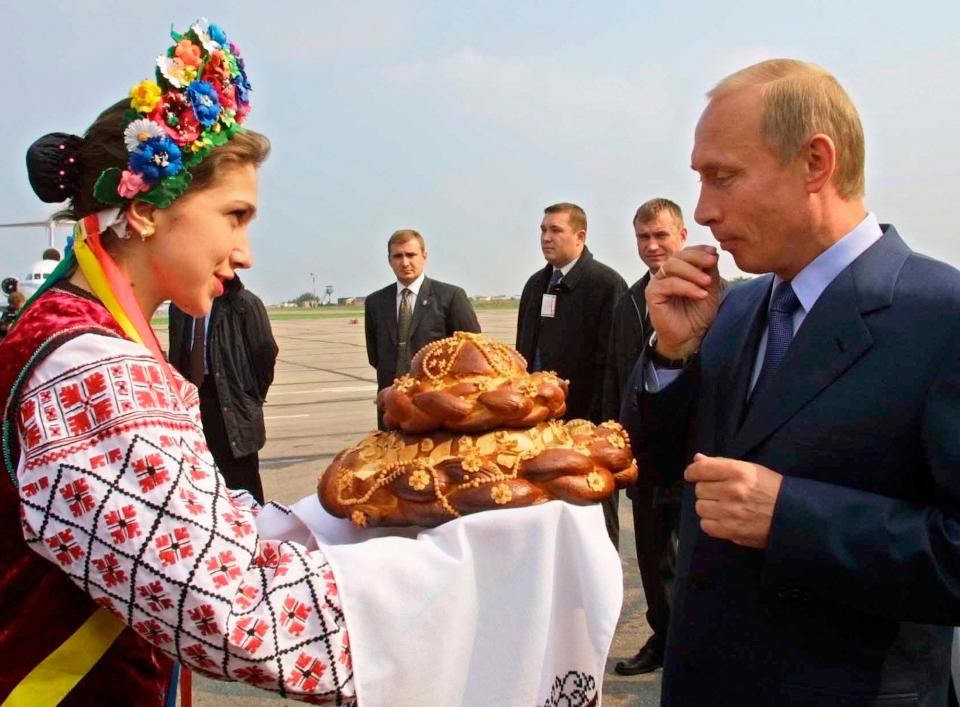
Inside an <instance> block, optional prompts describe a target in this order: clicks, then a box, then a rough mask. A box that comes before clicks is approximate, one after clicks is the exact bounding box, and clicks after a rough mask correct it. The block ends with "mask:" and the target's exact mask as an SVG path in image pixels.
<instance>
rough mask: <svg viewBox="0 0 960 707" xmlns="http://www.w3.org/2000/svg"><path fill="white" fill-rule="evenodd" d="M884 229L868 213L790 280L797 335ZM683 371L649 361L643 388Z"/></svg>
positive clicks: (756, 372)
mask: <svg viewBox="0 0 960 707" xmlns="http://www.w3.org/2000/svg"><path fill="white" fill-rule="evenodd" d="M882 235H883V231H882V230H881V229H880V223H879V221H877V217H876V216H875V215H874V214H872V213H868V214H867V215H866V217H865V218H864V219H863V220H862V221H861V222H860V223H858V224H857V226H856V227H855V228H854V229H853V230H852V231H850V232H849V233H848V234H846V235H845V236H843V238H841V239H840V240H838V241H837V242H836V243H834V244H833V245H832V246H830V247H829V248H827V249H826V250H825V251H823V252H822V253H821V254H820V255H818V256H817V257H816V258H814V259H813V260H812V261H810V262H809V263H808V264H807V266H806V267H804V268H803V270H801V271H800V272H798V273H797V275H796V277H794V278H793V280H792V281H791V285H792V286H793V291H794V293H795V294H796V295H797V299H798V300H800V307H799V309H797V311H796V313H795V314H794V315H793V333H794V335H796V333H797V331H798V330H799V329H800V325H801V324H803V320H804V319H806V316H807V312H809V311H810V310H811V309H812V308H813V305H814V304H816V302H817V300H818V299H820V295H822V294H823V292H824V290H826V289H827V287H828V286H829V285H830V283H831V282H833V281H834V280H835V279H836V277H837V275H839V274H840V273H841V272H842V271H843V270H844V269H845V268H846V267H847V266H848V265H850V263H852V262H853V261H854V260H856V259H857V258H859V257H860V256H861V255H862V254H863V252H864V251H865V250H866V249H867V248H869V247H870V246H872V245H873V244H874V243H876V242H877V241H878V240H879V239H880V236H882ZM781 282H783V280H782V279H781V278H780V277H779V276H778V275H774V278H773V287H772V288H771V289H770V292H771V293H772V292H773V291H774V290H775V289H776V287H777V285H778V284H780V283H781ZM769 308H770V298H769V296H768V298H767V309H768V311H769ZM768 333H769V332H768V329H767V327H764V330H763V335H762V336H761V337H760V344H759V346H757V353H756V358H755V359H754V363H753V375H752V376H751V378H750V390H753V386H754V384H755V383H756V382H757V378H758V377H759V376H760V369H761V368H762V367H763V356H764V354H765V353H766V351H767V336H768ZM682 373H683V371H682V370H674V369H665V368H656V367H655V366H653V365H652V364H650V363H648V364H647V367H646V370H645V371H644V376H643V378H644V388H645V389H646V391H647V392H648V393H656V392H658V391H660V390H663V389H664V388H666V387H667V386H668V385H670V384H671V383H673V382H674V381H675V380H676V379H677V378H678V377H679V376H680V375H681V374H682Z"/></svg>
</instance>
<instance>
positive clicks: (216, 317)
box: [169, 277, 279, 503]
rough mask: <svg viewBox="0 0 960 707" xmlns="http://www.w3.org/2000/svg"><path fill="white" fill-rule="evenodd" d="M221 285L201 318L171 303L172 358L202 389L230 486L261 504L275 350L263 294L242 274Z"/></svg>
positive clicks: (204, 411) (205, 415) (209, 433)
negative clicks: (266, 415) (266, 416)
mask: <svg viewBox="0 0 960 707" xmlns="http://www.w3.org/2000/svg"><path fill="white" fill-rule="evenodd" d="M224 287H225V292H224V294H223V295H221V296H220V297H217V298H216V299H215V300H214V301H213V309H212V311H211V312H210V314H209V315H208V316H207V317H204V318H202V319H194V318H193V317H191V316H189V315H188V314H185V313H184V312H182V311H180V310H179V309H178V308H177V307H176V305H174V304H172V303H171V305H170V354H169V355H170V363H171V364H172V365H173V366H174V367H175V368H176V369H177V370H179V371H180V372H181V373H182V374H183V375H184V376H185V377H186V378H187V379H189V380H191V381H192V382H193V383H195V384H196V385H197V388H199V392H200V415H201V418H202V421H203V433H204V436H205V437H206V438H207V446H209V447H210V453H211V454H212V455H213V460H214V461H215V462H216V464H217V468H218V469H219V470H220V474H221V475H222V476H223V478H224V480H225V481H226V483H227V487H229V488H232V489H246V490H247V491H249V492H250V493H251V494H252V495H253V496H254V498H256V499H257V500H258V501H259V502H260V503H263V501H264V499H263V485H262V483H261V481H260V457H259V454H258V453H259V451H260V449H261V448H262V447H263V445H264V443H265V442H266V430H265V428H264V424H263V403H264V400H266V397H267V390H268V389H269V388H270V384H271V383H272V382H273V369H274V365H275V364H276V361H277V353H278V351H279V349H278V348H277V342H276V341H275V340H274V338H273V333H272V331H271V329H270V320H269V318H268V317H267V310H266V307H264V306H263V302H261V301H260V298H258V297H257V296H256V295H255V294H253V293H252V292H250V291H249V290H247V289H246V288H245V287H244V286H243V283H242V282H240V278H239V277H234V278H233V279H232V280H229V281H227V282H225V283H224Z"/></svg>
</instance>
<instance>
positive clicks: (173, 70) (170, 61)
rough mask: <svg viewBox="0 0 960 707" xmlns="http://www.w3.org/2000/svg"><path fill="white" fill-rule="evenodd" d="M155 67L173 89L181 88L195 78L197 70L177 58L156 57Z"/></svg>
mask: <svg viewBox="0 0 960 707" xmlns="http://www.w3.org/2000/svg"><path fill="white" fill-rule="evenodd" d="M157 67H158V68H159V69H160V73H161V74H163V77H164V78H165V79H166V80H167V81H169V82H170V85H171V86H173V87H174V88H183V87H184V86H186V85H188V84H189V83H190V82H191V81H193V80H194V79H195V78H197V70H196V69H195V68H193V67H192V66H186V65H185V64H184V63H183V61H182V60H181V59H178V58H177V57H169V56H158V57H157Z"/></svg>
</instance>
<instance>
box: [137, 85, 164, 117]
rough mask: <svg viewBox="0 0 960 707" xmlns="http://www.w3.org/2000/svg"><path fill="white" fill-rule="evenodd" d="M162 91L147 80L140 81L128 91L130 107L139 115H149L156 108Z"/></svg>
mask: <svg viewBox="0 0 960 707" xmlns="http://www.w3.org/2000/svg"><path fill="white" fill-rule="evenodd" d="M161 95H163V91H161V90H160V87H159V86H157V84H155V83H154V82H153V81H150V80H149V79H147V80H145V81H141V82H140V83H138V84H137V85H136V86H134V87H133V88H131V89H130V106H131V107H132V108H133V109H134V110H135V111H138V112H140V113H149V112H150V111H152V110H153V109H154V108H156V107H157V103H159V102H160V96H161Z"/></svg>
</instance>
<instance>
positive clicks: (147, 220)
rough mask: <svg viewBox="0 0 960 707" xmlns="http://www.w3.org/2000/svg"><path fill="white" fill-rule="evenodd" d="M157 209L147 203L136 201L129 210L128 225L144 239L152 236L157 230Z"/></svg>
mask: <svg viewBox="0 0 960 707" xmlns="http://www.w3.org/2000/svg"><path fill="white" fill-rule="evenodd" d="M156 212H157V207H156V206H154V205H153V204H148V203H147V202H145V201H134V202H133V203H132V204H130V206H129V208H127V225H128V226H129V227H130V230H131V231H133V232H134V233H135V234H137V235H139V236H141V237H142V238H147V237H149V236H152V235H153V234H154V233H155V232H156V230H157V224H156V221H155V217H156Z"/></svg>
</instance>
